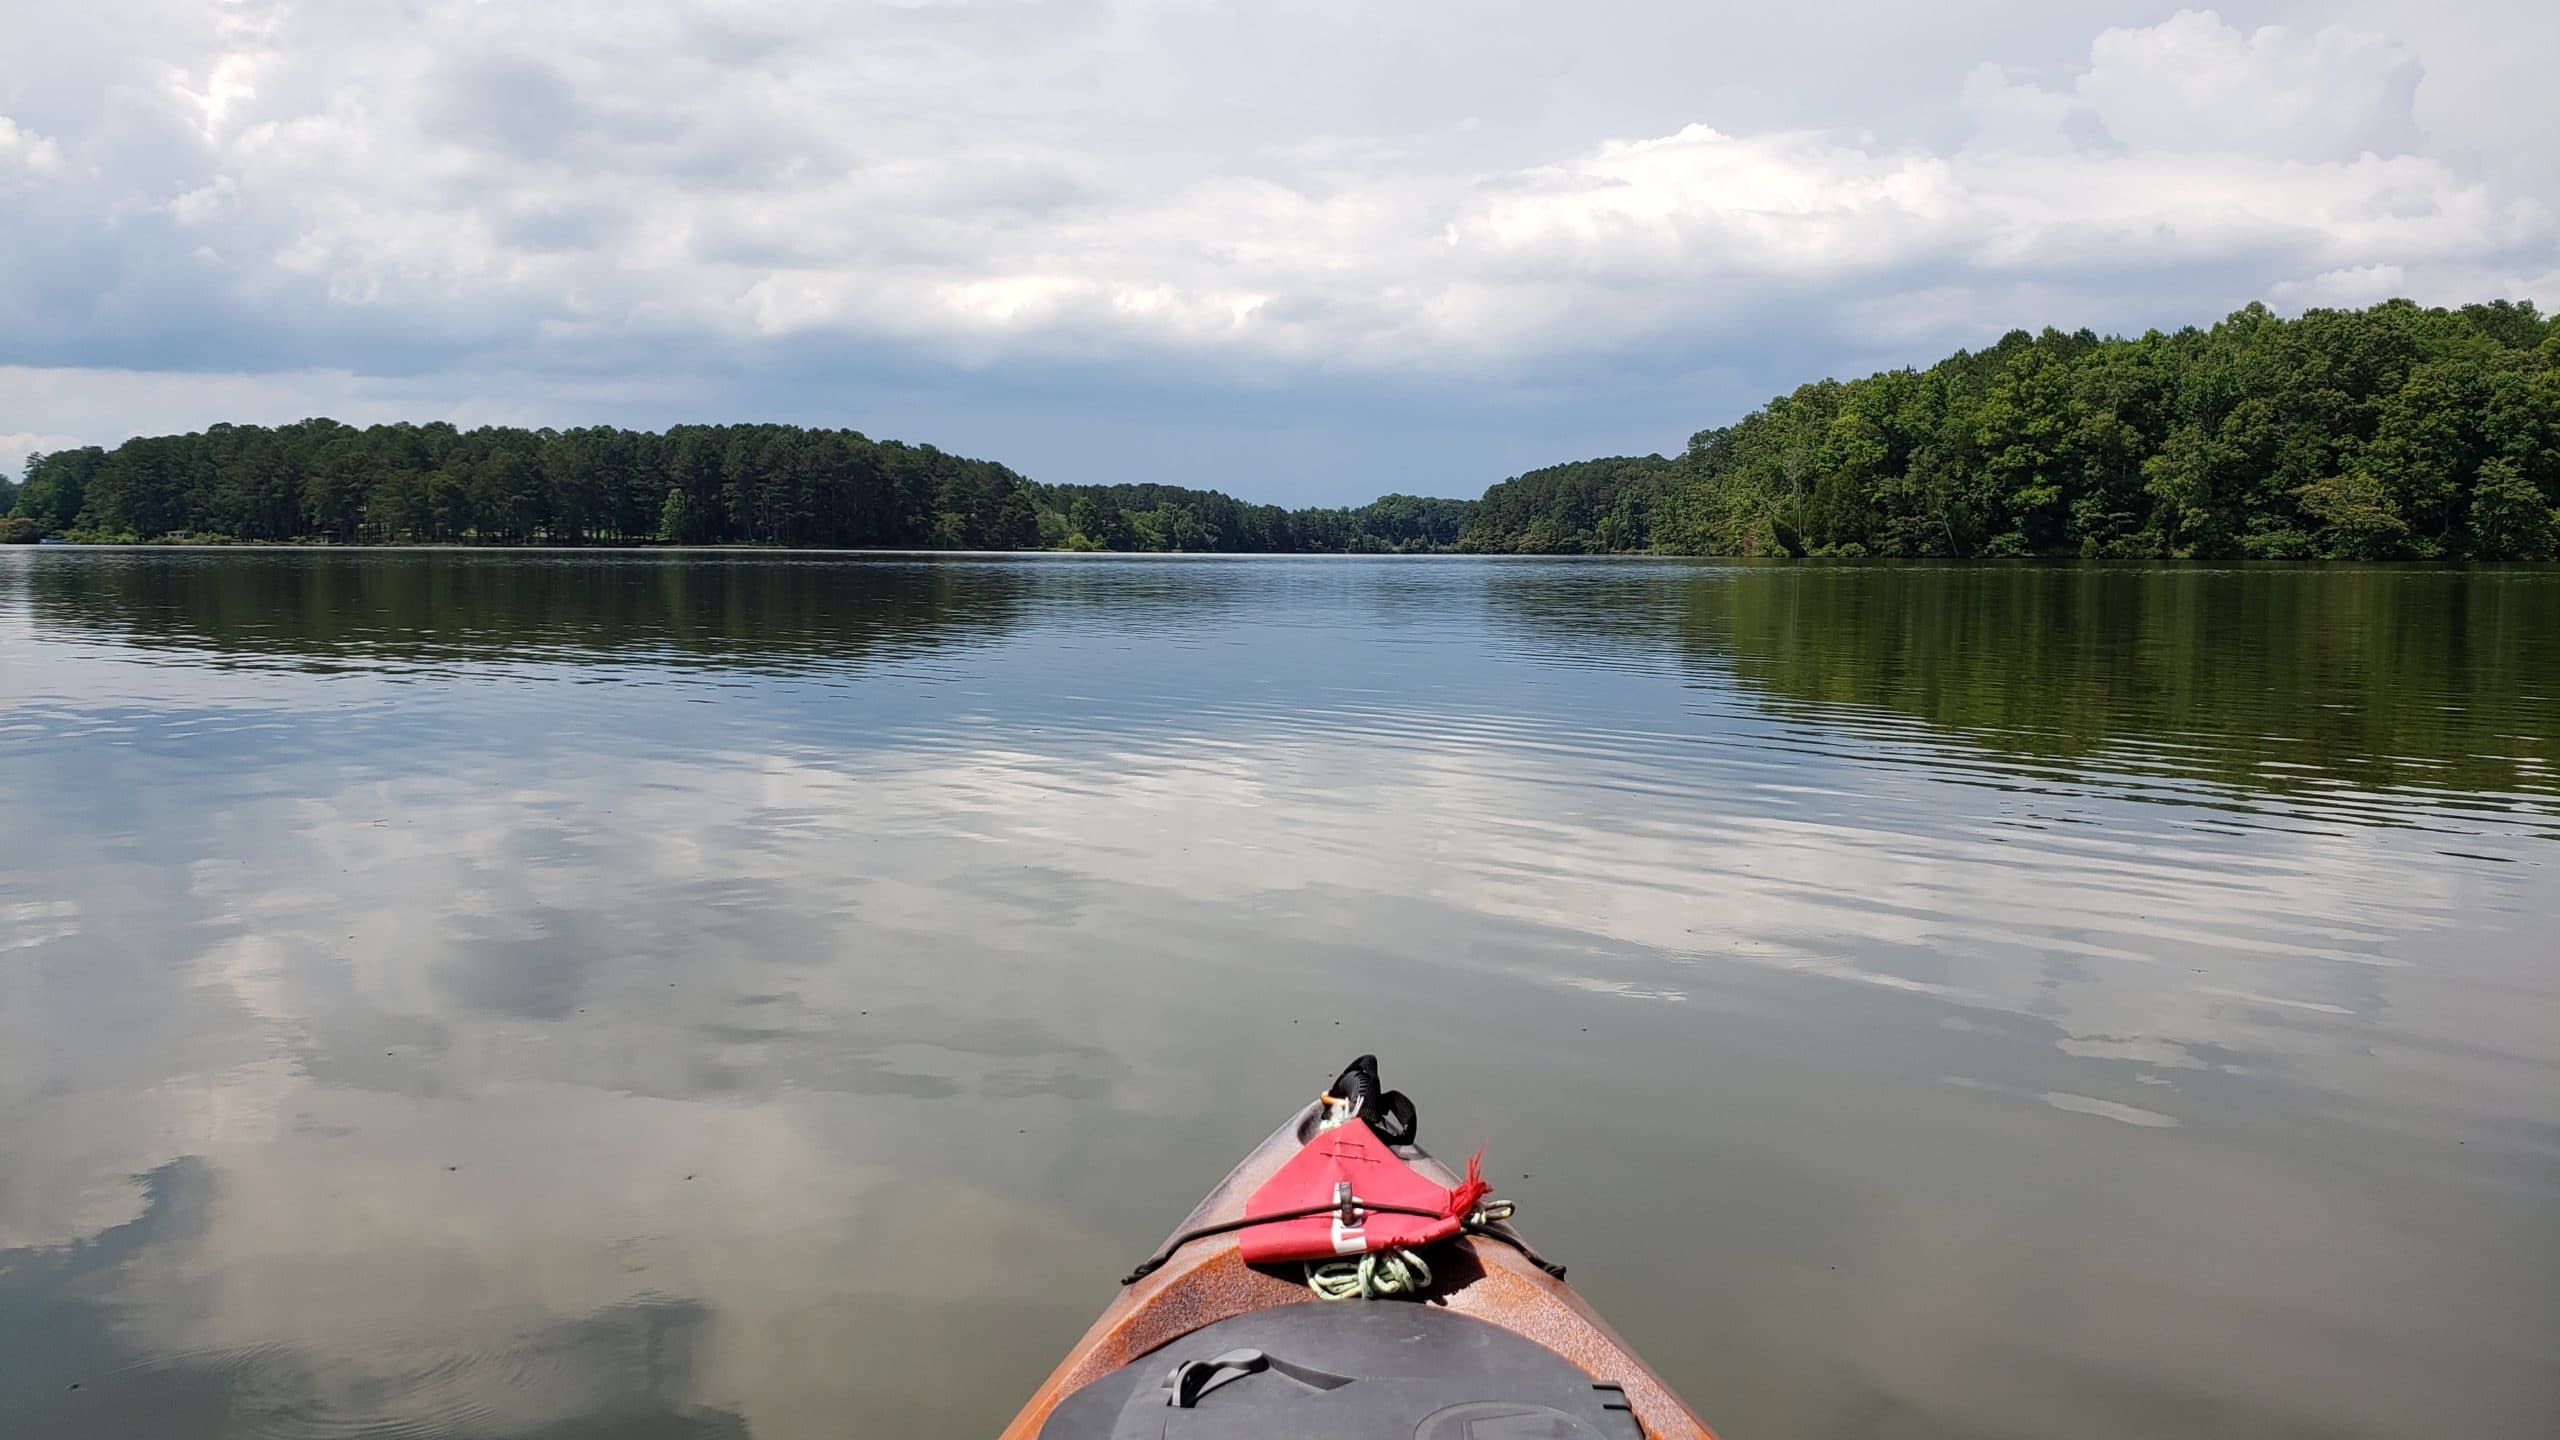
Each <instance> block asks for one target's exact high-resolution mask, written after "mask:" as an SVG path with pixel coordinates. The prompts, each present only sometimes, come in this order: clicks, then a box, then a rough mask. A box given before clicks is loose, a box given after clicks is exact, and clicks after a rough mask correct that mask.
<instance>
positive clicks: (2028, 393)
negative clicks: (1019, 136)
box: [0, 300, 2560, 560]
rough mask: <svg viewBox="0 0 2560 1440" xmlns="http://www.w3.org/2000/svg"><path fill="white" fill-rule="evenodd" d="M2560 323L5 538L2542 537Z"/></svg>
mask: <svg viewBox="0 0 2560 1440" xmlns="http://www.w3.org/2000/svg"><path fill="white" fill-rule="evenodd" d="M2555 505H2560V321H2554V320H2548V319H2545V318H2544V317H2542V316H2541V315H2540V314H2539V313H2538V312H2537V311H2536V310H2535V309H2534V307H2533V306H2532V304H2531V303H2530V302H2510V301H2503V300H2502V301H2495V302H2491V303H2488V304H2479V305H2466V306H2463V307H2461V308H2459V309H2442V308H2425V307H2421V306H2418V305H2415V304H2413V303H2411V302H2408V301H2405V300H2393V301H2386V302H2383V303H2382V304H2379V305H2375V306H2371V307H2369V308H2366V309H2362V310H2311V311H2307V312H2305V313H2304V314H2303V315H2301V316H2300V317H2299V318H2295V319H2285V318H2282V317H2280V316H2278V315H2276V314H2274V313H2273V312H2271V311H2269V310H2268V309H2267V308H2266V307H2264V306H2262V305H2256V304H2252V305H2250V306H2248V307H2246V308H2244V309H2242V310H2240V311H2238V312H2236V313H2234V314H2233V315H2231V316H2230V317H2228V318H2227V319H2225V320H2223V321H2222V322H2220V323H2219V324H2216V325H2214V326H2213V327H2212V328H2210V329H2203V330H2199V329H2196V328H2193V327H2189V328H2186V329H2182V330H2179V331H2177V332H2175V333H2173V334H2172V333H2163V332H2160V331H2151V332H2147V333H2145V334H2143V335H2141V336H2138V337H2133V338H2124V337H2108V338H2103V339H2102V338H2100V337H2099V336H2097V335H2095V334H2092V333H2091V332H2089V331H2087V330H2081V331H2077V332H2074V333H2070V334H2065V333H2063V332H2061V331H2058V330H2052V329H2047V330H2045V331H2044V332H2043V333H2041V334H2032V335H2031V334H2029V333H2028V332H2026V331H2023V330H2018V331H2012V332H2010V333H2009V334H2008V335H2006V336H2004V337H2003V338H2002V339H2001V340H2000V341H1999V342H1998V343H1997V344H1995V345H1992V346H1990V347H1988V348H1986V349H1983V350H1980V351H1958V352H1957V353H1955V354H1954V355H1951V356H1949V357H1947V358H1946V359H1944V360H1941V361H1939V362H1937V363H1936V364H1934V365H1931V366H1929V367H1928V368H1926V369H1910V368H1905V369H1900V370H1888V371H1882V372H1879V373H1877V374H1873V375H1869V376H1866V377H1864V378H1862V379H1856V380H1848V381H1839V380H1823V381H1819V382H1816V383H1813V384H1809V385H1805V386H1802V387H1800V388H1798V389H1797V390H1795V391H1794V392H1792V393H1791V394H1788V395H1783V396H1779V397H1777V398H1775V399H1773V400H1771V401H1769V402H1768V403H1767V404H1766V405H1764V406H1762V407H1761V408H1759V409H1757V410H1755V411H1753V412H1751V413H1750V414H1749V415H1746V416H1744V417H1743V418H1742V419H1740V420H1738V421H1736V422H1734V423H1733V424H1731V425H1727V426H1723V427H1720V428H1716V429H1710V430H1704V431H1700V432H1699V433H1698V434H1696V435H1695V436H1693V437H1692V438H1691V439H1690V442H1689V445H1688V448H1687V449H1686V450H1685V451H1684V452H1683V453H1682V454H1681V455H1679V456H1676V457H1672V458H1665V457H1662V456H1659V455H1647V456H1629V457H1616V458H1609V459H1601V460H1587V461H1579V462H1574V463H1571V464H1565V465H1557V466H1552V467H1548V468H1546V469H1541V470H1533V471H1530V472H1528V473H1526V474H1522V475H1518V476H1514V477H1512V478H1510V479H1508V480H1504V481H1501V482H1499V483H1497V484H1495V485H1494V486H1492V488H1490V489H1489V490H1487V491H1486V492H1485V494H1484V497H1483V498H1482V499H1481V500H1454V499H1429V498H1424V497H1420V496H1413V495H1388V496H1384V497H1381V498H1380V499H1378V500H1375V501H1372V502H1371V503H1369V504H1367V505H1363V506H1359V507H1311V508H1303V509H1294V510H1293V509H1285V508H1282V507H1280V506H1276V505H1258V504H1254V503H1251V502H1249V501H1244V500H1239V499H1236V498H1235V497H1233V496H1230V495H1227V494H1225V493H1223V492H1220V491H1215V490H1201V489H1191V488H1187V487H1182V486H1172V485H1050V484H1042V483H1040V482H1037V481H1034V480H1031V479H1029V478H1027V477H1025V476H1023V475H1021V474H1019V473H1017V472H1015V471H1013V470H1011V469H1009V468H1007V467H1006V466H1003V465H1001V464H997V463H995V462H993V461H988V460H976V459H970V458H967V457H964V456H958V455H953V454H950V453H948V452H945V451H942V450H939V449H936V448H935V447H933V446H930V445H912V444H907V443H904V442H900V441H896V440H874V439H871V438H869V437H867V436H864V435H862V434H860V433H858V432H855V431H851V430H817V429H804V428H802V427H798V426H791V425H680V426H675V427H673V428H670V429H668V430H666V431H664V432H646V431H632V430H620V429H613V428H609V427H588V428H580V429H571V430H549V429H544V430H527V429H519V428H510V427H482V428H478V429H473V430H460V429H457V428H456V427H454V426H452V425H449V424H443V423H435V424H426V425H413V424H398V425H375V426H370V427H366V428H362V429H359V428H357V427H354V426H349V425H342V424H339V423H338V422H336V421H332V420H325V419H315V420H305V421H302V422H299V423H297V424H292V425H284V426H276V427H267V426H257V425H216V426H214V427H212V428H211V429H209V430H206V431H203V432H200V433H195V434H188V435H168V436H146V437H138V438H135V439H132V440H128V441H126V442H125V443H123V444H122V445H119V446H116V447H115V448H114V449H112V450H109V449H103V448H100V447H95V446H91V447H83V448H79V449H71V450H59V451H55V452H53V453H50V454H44V455H37V456H33V457H31V458H30V459H29V461H28V465H27V470H26V476H25V479H24V481H23V482H22V483H20V484H17V485H15V486H11V485H10V484H9V482H7V481H6V480H5V479H0V509H5V510H6V512H7V515H6V518H4V519H0V540H21V541H23V540H31V539H35V538H39V537H41V536H44V535H59V536H62V537H64V538H66V539H71V540H98V541H134V540H163V539H174V540H197V541H219V540H241V541H295V540H301V541H326V542H332V543H339V544H359V543H422V542H423V543H454V544H501V545H503V544H553V545H578V544H647V543H663V544H746V545H778V546H841V547H850V548H877V549H986V550H1027V549H1066V550H1118V551H1196V552H1278V553H1319V552H1322V553H1388V552H1415V551H1437V550H1453V549H1454V550H1463V551H1469V552H1476V553H1534V554H1580V553H1631V552H1652V553H1663V554H1700V555H1755V556H1798V555H1817V556H1822V555H1831V556H1865V555H1878V556H1915V557H1957V558H1970V557H1978V556H2078V557H2089V558H2106V557H2125V558H2142V557H2200V558H2261V559H2317V558H2337V559H2365V560H2387V559H2487V560H2509V559H2546V558H2549V557H2550V556H2552V554H2553V553H2554V551H2555V549H2556V548H2560V515H2555V513H2554V507H2555Z"/></svg>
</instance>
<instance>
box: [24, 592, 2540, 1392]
mask: <svg viewBox="0 0 2560 1440" xmlns="http://www.w3.org/2000/svg"><path fill="white" fill-rule="evenodd" d="M0 796H5V797H6V798H5V804H6V806H7V809H6V811H5V814H6V827H5V832H0V1430H4V1431H6V1432H7V1433H9V1434H11V1435H13V1436H28V1437H79V1440H88V1437H119V1440H123V1437H138V1436H148V1437H153V1440H160V1437H177V1436H215V1435H220V1436H235V1435H236V1436H248V1435H259V1436H295V1437H335V1436H359V1435H361V1436H393V1435H397V1436H407V1437H437V1440H441V1437H532V1436H540V1437H549V1440H568V1437H586V1436H595V1437H602V1436H616V1437H621V1436H636V1437H670V1440H672V1437H711V1436H741V1435H754V1436H758V1437H766V1440H791V1437H820V1436H827V1437H840V1436H849V1435H861V1436H871V1435H880V1436H889V1435H918V1436H969V1435H984V1434H988V1433H991V1432H992V1431H993V1430H994V1429H996V1428H997V1427H998V1426H999V1425H1001V1423H1002V1422H1003V1421H1004V1420H1005V1419H1006V1418H1007V1417H1008V1416H1009V1415H1010V1414H1011V1412H1012V1410H1013V1408H1014V1407H1015V1406H1016V1405H1017V1404H1018V1403H1019V1402H1020V1401H1021V1399H1022V1398H1023V1397H1024V1396H1025V1395H1026V1394H1027V1393H1028V1392H1029V1391H1030V1389H1031V1388H1032V1387H1033V1385H1034V1384H1036V1383H1037V1382H1038V1381H1039V1379H1040V1378H1041V1377H1042V1376H1043V1375H1044V1374H1045V1373H1046V1371H1047V1369H1048V1367H1049V1366H1050V1364H1051V1363H1052V1362H1053V1361H1054V1360H1055V1359H1056V1358H1057V1356H1058V1354H1059V1353H1060V1352H1061V1350H1063V1349H1064V1348H1065V1347H1066V1346H1067V1345H1068V1344H1069V1342H1071V1341H1072V1340H1073V1339H1074V1338H1075V1337H1076V1335H1077V1334H1078V1333H1079V1332H1080V1331H1081V1330H1082V1328H1083V1327H1084V1325H1085V1324H1086V1323H1087V1322H1088V1321H1089V1320H1090V1319H1091V1318H1092V1317H1093V1315H1094V1314H1095V1313H1096V1312H1097V1311H1098V1310H1099V1309H1100V1308H1101V1306H1102V1305H1103V1304H1104V1303H1105V1302H1106V1301H1108V1300H1109V1298H1110V1297H1111V1295H1112V1294H1113V1281H1114V1279H1115V1278H1116V1277H1117V1276H1118V1274H1119V1273H1120V1272H1121V1271H1122V1270H1123V1269H1124V1268H1126V1266H1127V1265H1128V1264H1129V1263H1131V1262H1132V1261H1133V1260H1135V1259H1136V1258H1138V1257H1139V1256H1140V1255H1142V1254H1144V1253H1145V1252H1146V1251H1147V1250H1148V1249H1149V1248H1150V1247H1151V1246H1152V1245H1153V1244H1154V1243H1155V1241H1156V1240H1157V1239H1158V1238H1159V1236H1160V1235H1161V1234H1162V1232H1163V1231H1164V1230H1165V1229H1166V1228H1167V1227H1168V1226H1169V1225H1171V1224H1172V1223H1173V1222H1174V1221H1175V1220H1177V1219H1178V1218H1180V1216H1181V1215H1182V1213H1183V1212H1184V1211H1185V1210H1186V1209H1187V1208H1188V1207H1189V1205H1190V1203H1191V1201H1192V1200H1193V1199H1194V1198H1196V1196H1197V1195H1198V1194H1199V1193H1200V1192H1201V1191H1202V1190H1204V1189H1205V1188H1206V1187H1207V1186H1208V1185H1209V1184H1210V1183H1211V1182H1213V1181H1214V1180H1216V1179H1217V1178H1218V1176H1219V1175H1220V1174H1222V1173H1223V1172H1224V1170H1225V1168H1226V1167H1227V1165H1228V1164H1229V1163H1231V1162H1232V1161H1233V1160H1234V1159H1235V1158H1236V1157H1237V1156H1238V1155H1239V1154H1240V1153H1241V1152H1242V1151H1243V1150H1244V1149H1245V1148H1246V1147H1247V1146H1249V1145H1250V1144H1251V1143H1252V1142H1254V1141H1255V1140H1257V1139H1259V1138H1260V1137H1261V1136H1262V1135H1263V1134H1264V1133H1265V1132H1266V1131H1267V1130H1268V1129H1269V1128H1270V1127H1271V1126H1272V1125H1273V1124H1275V1123H1276V1122H1277V1121H1278V1119H1279V1118H1280V1116H1281V1115H1282V1114H1283V1113H1284V1112H1286V1111H1287V1110H1288V1109H1289V1108H1290V1107H1292V1106H1294V1105H1296V1104H1297V1103H1299V1102H1301V1101H1302V1100H1304V1099H1305V1098H1306V1097H1307V1096H1309V1095H1310V1094H1312V1093H1313V1091H1314V1090H1315V1089H1316V1088H1317V1087H1318V1086H1319V1085H1320V1084H1321V1083H1322V1082H1323V1081H1324V1080H1326V1079H1327V1078H1329V1077H1330V1076H1331V1075H1332V1073H1333V1072H1334V1070H1335V1069H1336V1068H1338V1067H1339V1065H1340V1064H1341V1063H1342V1062H1343V1061H1345V1060H1347V1059H1348V1058H1350V1057H1351V1056H1352V1055H1353V1054H1355V1053H1357V1052H1359V1051H1362V1050H1375V1051H1377V1052H1379V1053H1380V1054H1381V1055H1382V1056H1383V1057H1384V1062H1385V1069H1386V1074H1387V1078H1388V1080H1389V1083H1391V1084H1394V1085H1397V1086H1399V1087H1401V1088H1404V1089H1407V1090H1409V1091H1410V1092H1411V1093H1412V1094H1413V1095H1414V1097H1415V1098H1416V1100H1417V1101H1418V1103H1419V1105H1420V1108H1421V1114H1422V1125H1423V1133H1424V1138H1425V1140H1426V1142H1429V1143H1433V1144H1435V1146H1436V1148H1440V1149H1443V1150H1444V1151H1457V1152H1460V1153H1463V1152H1464V1151H1465V1150H1468V1149H1471V1148H1473V1147H1474V1146H1475V1145H1476V1144H1477V1143H1479V1142H1482V1143H1484V1144H1485V1146H1486V1157H1487V1162H1488V1163H1487V1169H1488V1173H1489V1174H1491V1175H1492V1176H1493V1178H1494V1179H1495V1180H1496V1182H1497V1183H1498V1186H1499V1189H1500V1190H1501V1192H1503V1193H1506V1194H1509V1195H1512V1196H1514V1197H1516V1198H1517V1199H1518V1201H1519V1202H1520V1206H1521V1223H1522V1225H1523V1227H1524V1228H1525V1229H1526V1230H1527V1231H1528V1233H1529V1234H1530V1235H1531V1236H1532V1237H1533V1238H1534V1239H1535V1240H1537V1241H1538V1242H1539V1243H1540V1245H1541V1247H1542V1248H1543V1249H1545V1250H1546V1251H1548V1252H1549V1253H1550V1254H1552V1255H1554V1256H1555V1257H1557V1258H1558V1259H1561V1260H1564V1261H1566V1262H1568V1263H1570V1264H1571V1265H1572V1267H1573V1273H1574V1278H1575V1281H1576V1282H1577V1284H1578V1285H1579V1286H1580V1287H1581V1289H1582V1290H1583V1293H1584V1294H1585V1295H1586V1296H1587V1297H1588V1298H1590V1299H1591V1300H1592V1301H1593V1303H1594V1304H1596V1305H1597V1306H1598V1307H1599V1308H1600V1309H1601V1310H1602V1311H1603V1312H1604V1313H1606V1314H1607V1315H1609V1316H1610V1317H1611V1319H1612V1320H1613V1321H1614V1322H1615V1323H1616V1325H1617V1326H1618V1328H1619V1329H1621V1330H1622V1331H1623V1332H1624V1333H1625V1334H1626V1335H1627V1336H1628V1338H1629V1339H1630V1340H1631V1342H1632V1343H1633V1344H1634V1345H1635V1347H1636V1348H1637V1349H1638V1350H1640V1351H1642V1352H1643V1353H1644V1354H1645V1355H1646V1356H1647V1357H1648V1358H1649V1359H1651V1360H1652V1361H1653V1362H1654V1364H1655V1365H1656V1366H1657V1368H1659V1369H1660V1370H1661V1371H1662V1372H1663V1373H1664V1374H1665V1375H1666V1376H1667V1377H1668V1378H1669V1379H1670V1380H1671V1381H1672V1382H1673V1383H1674V1385H1675V1386H1677V1387H1678V1388H1679V1389H1681V1390H1682V1391H1683V1392H1684V1393H1685V1395H1686V1396H1687V1397H1688V1399H1689V1400H1690V1402H1691V1403H1692V1404H1693V1405H1694V1406H1695V1407H1696V1408H1697V1409H1698V1410H1699V1411H1700V1412H1701V1413H1702V1414H1703V1415H1704V1416H1705V1417H1706V1418H1707V1419H1708V1420H1709V1421H1710V1422H1712V1423H1714V1424H1716V1425H1717V1426H1718V1427H1719V1428H1720V1429H1722V1430H1723V1431H1724V1432H1725V1434H1726V1435H1727V1436H1728V1437H1729V1440H1757V1437H1781V1436H1785V1437H1844V1440H1845V1437H1870V1436H1877V1437H1882V1436H1891V1437H1940V1436H1947V1437H1952V1436H1992V1437H2021V1440H2023V1437H2036V1436H2058V1435H2069V1436H2074V1437H2114V1436H2125V1437H2133V1436H2158V1435H2170V1434H2175V1435H2182V1436H2235V1437H2236V1436H2250V1437H2260V1436H2272V1435H2304V1436H2308V1435H2320V1436H2368V1435H2369V1436H2412V1435H2428V1436H2434V1435H2477V1436H2493V1435H2494V1436H2528V1435H2548V1434H2552V1433H2555V1432H2560V960H2555V951H2556V950H2560V941H2555V934H2560V869H2555V862H2560V570H2553V569H2516V570H2498V569H2482V570H2474V571H2471V572H2468V573H2465V572H2455V571H2426V570H2390V569H2346V570H2318V571H2312V570H2239V569H2223V570H2206V569H2167V568H2156V567H2154V568H2100V567H2029V566H2017V567H1961V566H1935V567H1923V566H1886V565H1875V566H1856V567H1851V566H1840V567H1800V568H1781V567H1737V566H1724V565H1714V564H1704V563H1700V564H1689V563H1673V562H1601V561H1593V562H1581V561H1568V562H1538V561H1520V562H1508V561H1481V560H1465V559H1386V560H1345V559H1309V560H1295V559H1272V560H1258V559H1257V560H1227V559H1214V560H1213V559H1198V560H1193V559H1181V558H1157V559H1112V558H1081V557H1043V558H995V557H988V558H971V557H955V558H949V559H917V558H880V557H846V556H833V557H822V556H778V555H777V556H765V555H753V556H750V555H737V554H707V555H693V556H684V555H664V554H655V555H596V554H536V553H524V554H489V553H481V554H459V553H442V554H437V553H370V554H344V553H334V554H333V553H314V552H308V551H303V552H278V551H267V552H224V551H197V552H180V551H159V550H144V551H123V552H86V551H83V552H72V551H65V550H45V551H41V552H31V551H27V550H15V551H9V552H6V553H0ZM75 1387H76V1388H75Z"/></svg>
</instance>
